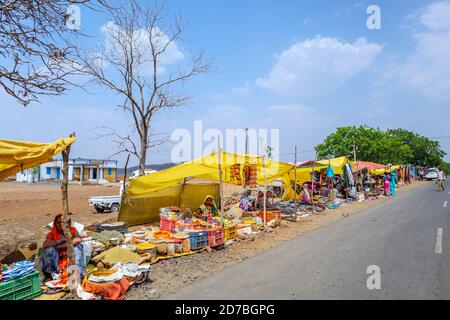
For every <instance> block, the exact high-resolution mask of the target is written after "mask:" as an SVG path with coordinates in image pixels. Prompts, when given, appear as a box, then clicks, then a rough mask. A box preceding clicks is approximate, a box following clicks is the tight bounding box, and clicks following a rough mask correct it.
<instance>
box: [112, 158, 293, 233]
mask: <svg viewBox="0 0 450 320" xmlns="http://www.w3.org/2000/svg"><path fill="white" fill-rule="evenodd" d="M220 163H221V167H222V172H223V174H222V181H223V182H224V183H228V184H236V185H244V181H246V180H247V182H248V180H249V179H246V177H245V171H246V169H247V168H251V169H254V170H253V173H254V175H253V177H252V178H251V183H254V184H255V185H263V184H264V181H265V182H266V183H270V182H272V181H274V180H276V179H278V178H280V177H282V176H283V175H285V174H286V173H288V172H289V171H290V170H291V169H293V168H294V166H292V165H290V164H288V163H283V162H277V161H273V160H270V159H264V165H263V159H262V157H261V156H256V155H241V154H235V153H227V152H221V161H220ZM264 177H265V179H264ZM193 179H202V180H207V181H209V182H215V183H213V184H211V183H206V184H204V183H203V184H196V183H195V182H194V183H192V182H193ZM186 181H189V182H188V183H186ZM218 181H220V175H219V158H218V153H212V154H210V155H208V156H205V157H202V158H199V159H196V160H193V161H190V162H186V163H183V164H180V165H177V166H175V167H171V168H168V169H166V170H162V171H159V172H156V173H153V174H151V175H147V176H143V177H139V178H136V179H133V180H131V181H130V184H129V186H128V187H127V189H126V190H125V193H124V196H123V199H122V204H121V209H120V213H119V220H120V221H124V222H127V223H129V224H131V225H136V224H143V223H149V222H153V221H155V220H157V219H158V213H159V211H158V210H159V208H161V207H167V206H171V205H178V206H179V207H180V208H181V209H185V208H190V209H192V210H194V209H196V208H198V206H199V205H200V204H201V202H202V201H203V200H204V198H205V196H206V195H212V196H214V198H215V200H217V203H220V201H218V200H219V199H220V196H219V187H218V185H217V182H218Z"/></svg>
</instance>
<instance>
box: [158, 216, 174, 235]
mask: <svg viewBox="0 0 450 320" xmlns="http://www.w3.org/2000/svg"><path fill="white" fill-rule="evenodd" d="M175 224H176V221H175V220H167V219H161V220H160V221H159V229H160V230H164V231H169V232H172V231H173V229H175Z"/></svg>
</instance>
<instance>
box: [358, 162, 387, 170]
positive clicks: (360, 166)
mask: <svg viewBox="0 0 450 320" xmlns="http://www.w3.org/2000/svg"><path fill="white" fill-rule="evenodd" d="M355 166H356V169H357V170H362V169H364V168H367V169H368V170H369V171H373V170H381V169H382V170H384V169H386V166H385V165H384V164H380V163H375V162H369V161H357V162H356V163H355Z"/></svg>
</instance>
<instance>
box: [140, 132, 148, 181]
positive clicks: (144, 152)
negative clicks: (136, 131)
mask: <svg viewBox="0 0 450 320" xmlns="http://www.w3.org/2000/svg"><path fill="white" fill-rule="evenodd" d="M141 132H142V136H141V152H140V155H139V176H144V175H145V162H146V159H147V142H148V141H147V140H148V128H147V127H146V126H145V125H142V126H141Z"/></svg>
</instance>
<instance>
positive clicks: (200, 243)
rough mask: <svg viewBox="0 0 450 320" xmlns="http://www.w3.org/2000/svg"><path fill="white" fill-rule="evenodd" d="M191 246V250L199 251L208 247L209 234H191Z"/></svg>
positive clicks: (193, 232)
mask: <svg viewBox="0 0 450 320" xmlns="http://www.w3.org/2000/svg"><path fill="white" fill-rule="evenodd" d="M189 244H190V247H191V250H199V249H203V248H205V247H207V246H208V232H206V231H204V230H196V231H191V232H189Z"/></svg>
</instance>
